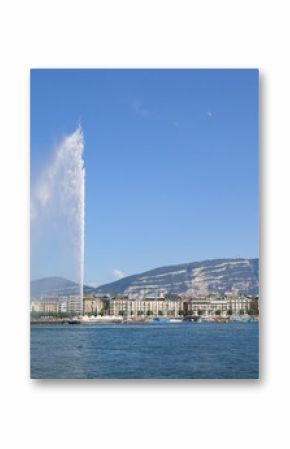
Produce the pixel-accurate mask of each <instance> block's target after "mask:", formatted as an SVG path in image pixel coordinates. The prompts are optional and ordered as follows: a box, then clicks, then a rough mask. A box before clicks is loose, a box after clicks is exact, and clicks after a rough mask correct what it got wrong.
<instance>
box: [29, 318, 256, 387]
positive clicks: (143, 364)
mask: <svg viewBox="0 0 290 449" xmlns="http://www.w3.org/2000/svg"><path fill="white" fill-rule="evenodd" d="M258 351H259V349H258V323H255V322H250V323H227V324H215V323H200V324H192V323H190V324H163V325H120V324H117V325H113V324H101V325H100V324H96V325H75V326H71V325H59V324H57V325H53V324H52V325H45V324H40V325H32V326H31V377H32V378H34V379H94V378H97V379H140V378H141V379H150V378H151V379H223V378H224V379H256V378H258V376H259V366H258V365H259V363H258V360H259V354H258Z"/></svg>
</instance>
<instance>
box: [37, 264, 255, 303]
mask: <svg viewBox="0 0 290 449" xmlns="http://www.w3.org/2000/svg"><path fill="white" fill-rule="evenodd" d="M77 290H78V285H77V284H76V283H75V282H73V281H69V280H67V279H64V278H61V277H57V276H54V277H49V278H42V279H38V280H33V281H31V296H40V295H46V294H47V295H65V294H74V293H76V292H77ZM161 291H163V292H165V291H166V292H171V293H177V294H182V293H183V294H186V293H187V294H192V295H201V294H211V293H217V294H224V293H226V292H233V291H239V292H240V293H243V294H248V295H257V294H258V292H259V259H258V258H253V259H250V258H223V259H206V260H202V261H198V262H189V263H183V264H175V265H166V266H162V267H157V268H153V269H151V270H148V271H144V272H142V273H139V274H133V275H130V276H126V277H124V278H122V279H119V280H117V281H113V282H110V283H107V284H103V285H100V286H98V287H96V288H94V287H90V286H88V285H85V286H84V293H85V294H90V293H98V294H109V295H111V296H114V295H118V294H129V295H131V296H133V297H134V296H136V297H137V296H144V295H156V294H158V293H160V292H161Z"/></svg>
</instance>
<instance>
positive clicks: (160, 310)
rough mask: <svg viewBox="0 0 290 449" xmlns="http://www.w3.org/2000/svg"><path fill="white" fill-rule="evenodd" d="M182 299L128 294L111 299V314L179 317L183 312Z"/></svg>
mask: <svg viewBox="0 0 290 449" xmlns="http://www.w3.org/2000/svg"><path fill="white" fill-rule="evenodd" d="M182 307H183V304H182V301H181V300H179V299H165V298H164V297H153V296H152V297H145V298H143V299H130V298H128V296H122V297H116V298H112V299H111V300H110V309H109V311H110V315H114V316H118V315H123V316H127V317H131V316H132V317H137V316H160V315H164V316H172V317H177V316H178V315H179V314H180V313H181V312H182Z"/></svg>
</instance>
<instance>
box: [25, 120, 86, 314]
mask: <svg viewBox="0 0 290 449" xmlns="http://www.w3.org/2000/svg"><path fill="white" fill-rule="evenodd" d="M83 152H84V136H83V131H82V128H81V126H80V125H79V126H78V127H77V129H76V130H75V131H74V132H73V133H72V134H70V135H68V136H66V137H65V138H64V139H63V140H62V142H61V143H60V144H59V145H58V146H57V148H56V150H55V152H54V155H53V158H52V160H51V161H50V162H49V163H48V164H47V167H46V168H45V170H44V172H43V173H42V175H41V176H40V178H39V179H38V182H37V183H36V184H35V185H34V186H33V188H32V192H31V250H32V254H31V258H32V267H34V271H36V272H37V274H38V277H39V276H40V274H41V275H42V276H43V277H45V276H46V275H47V276H53V275H57V276H62V277H67V278H68V279H71V280H73V281H75V282H76V283H77V285H78V292H77V295H76V297H75V300H74V303H73V306H72V308H73V309H74V310H75V311H76V312H78V313H82V299H83V283H84V231H85V169H84V159H83ZM37 264H38V265H39V264H40V265H41V266H40V267H39V266H37V267H36V266H35V265H37Z"/></svg>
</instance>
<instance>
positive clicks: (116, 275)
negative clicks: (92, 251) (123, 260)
mask: <svg viewBox="0 0 290 449" xmlns="http://www.w3.org/2000/svg"><path fill="white" fill-rule="evenodd" d="M113 276H114V278H115V279H116V280H119V279H122V278H124V277H125V276H126V274H125V273H123V271H121V270H118V269H117V268H115V269H114V270H113Z"/></svg>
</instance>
